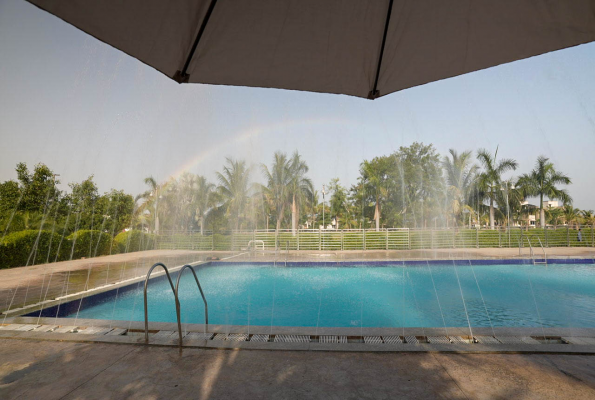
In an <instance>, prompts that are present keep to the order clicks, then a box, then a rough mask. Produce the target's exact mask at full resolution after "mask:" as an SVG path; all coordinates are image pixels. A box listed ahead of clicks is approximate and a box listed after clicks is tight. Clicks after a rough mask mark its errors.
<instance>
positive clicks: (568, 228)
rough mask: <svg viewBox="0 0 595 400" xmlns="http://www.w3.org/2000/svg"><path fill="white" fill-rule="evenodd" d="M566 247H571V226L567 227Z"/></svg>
mask: <svg viewBox="0 0 595 400" xmlns="http://www.w3.org/2000/svg"><path fill="white" fill-rule="evenodd" d="M566 247H570V225H566Z"/></svg>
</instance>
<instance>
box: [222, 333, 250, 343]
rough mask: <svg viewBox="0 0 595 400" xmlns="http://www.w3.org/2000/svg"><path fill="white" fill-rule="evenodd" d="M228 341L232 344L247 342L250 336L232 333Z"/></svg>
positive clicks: (228, 336)
mask: <svg viewBox="0 0 595 400" xmlns="http://www.w3.org/2000/svg"><path fill="white" fill-rule="evenodd" d="M227 340H229V341H230V342H245V341H246V340H248V334H247V333H230V334H229V335H227Z"/></svg>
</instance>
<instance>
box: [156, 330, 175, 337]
mask: <svg viewBox="0 0 595 400" xmlns="http://www.w3.org/2000/svg"><path fill="white" fill-rule="evenodd" d="M174 333H177V332H174V331H159V332H157V333H156V334H154V335H153V338H156V339H163V338H168V337H170V336H171V335H173V334H174Z"/></svg>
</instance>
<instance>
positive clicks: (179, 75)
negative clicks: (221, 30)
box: [173, 0, 217, 83]
mask: <svg viewBox="0 0 595 400" xmlns="http://www.w3.org/2000/svg"><path fill="white" fill-rule="evenodd" d="M215 4H217V0H211V4H209V8H208V10H207V13H206V14H205V18H204V19H203V21H202V24H201V25H200V29H199V30H198V33H197V34H196V39H194V44H193V45H192V49H190V53H189V54H188V57H187V58H186V62H185V63H184V68H182V70H181V71H179V70H178V71H176V74H175V75H174V76H173V79H174V80H176V81H177V82H178V83H188V80H189V78H190V75H188V74H187V73H186V71H187V70H188V67H189V66H190V61H191V60H192V57H194V53H195V52H196V48H197V47H198V43H199V42H200V38H201V37H202V34H203V33H204V31H205V29H206V27H207V23H208V22H209V19H210V18H211V14H212V13H213V9H214V8H215Z"/></svg>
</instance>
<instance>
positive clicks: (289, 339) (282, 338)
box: [275, 335, 310, 343]
mask: <svg viewBox="0 0 595 400" xmlns="http://www.w3.org/2000/svg"><path fill="white" fill-rule="evenodd" d="M275 342H284V343H308V342H310V336H307V335H275Z"/></svg>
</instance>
